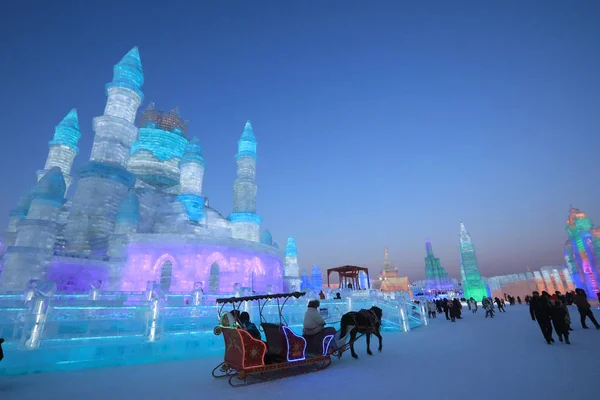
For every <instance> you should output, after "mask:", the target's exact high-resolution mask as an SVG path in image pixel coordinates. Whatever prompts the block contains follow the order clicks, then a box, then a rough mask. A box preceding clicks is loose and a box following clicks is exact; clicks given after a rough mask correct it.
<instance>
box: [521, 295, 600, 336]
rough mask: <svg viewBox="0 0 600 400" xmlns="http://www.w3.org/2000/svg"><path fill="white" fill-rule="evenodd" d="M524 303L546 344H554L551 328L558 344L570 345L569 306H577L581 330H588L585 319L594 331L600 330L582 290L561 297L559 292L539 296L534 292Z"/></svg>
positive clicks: (599, 325)
mask: <svg viewBox="0 0 600 400" xmlns="http://www.w3.org/2000/svg"><path fill="white" fill-rule="evenodd" d="M525 302H526V303H528V304H529V312H530V314H531V319H532V320H533V321H537V323H538V325H539V326H540V330H541V331H542V335H543V336H544V339H545V340H546V343H548V344H552V343H554V338H553V335H552V333H553V331H552V328H553V327H554V331H556V334H557V336H558V340H559V341H560V342H562V341H563V340H564V342H565V343H566V344H570V343H571V342H570V341H569V332H571V331H573V328H571V315H570V313H569V308H568V307H567V306H568V305H569V304H575V305H576V306H577V311H579V318H580V321H581V327H582V328H583V329H588V326H587V324H586V320H587V319H589V320H590V321H591V322H592V324H594V326H595V327H596V329H600V324H598V321H596V318H595V317H594V314H593V313H592V306H591V305H590V303H589V301H588V300H587V295H586V293H585V291H584V290H583V289H579V288H578V289H575V291H574V292H570V293H567V295H562V294H561V293H560V292H555V293H554V294H553V295H550V294H549V293H548V292H546V291H543V292H542V294H541V295H540V293H539V292H537V291H535V292H533V295H532V296H531V297H530V296H527V297H526V298H525Z"/></svg>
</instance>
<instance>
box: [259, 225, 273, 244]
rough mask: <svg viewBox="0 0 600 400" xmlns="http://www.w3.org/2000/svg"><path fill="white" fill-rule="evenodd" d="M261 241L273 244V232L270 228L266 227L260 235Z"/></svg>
mask: <svg viewBox="0 0 600 400" xmlns="http://www.w3.org/2000/svg"><path fill="white" fill-rule="evenodd" d="M260 242H261V243H262V244H266V245H267V246H273V235H271V232H269V230H268V229H266V230H265V231H264V232H263V233H262V234H261V235H260Z"/></svg>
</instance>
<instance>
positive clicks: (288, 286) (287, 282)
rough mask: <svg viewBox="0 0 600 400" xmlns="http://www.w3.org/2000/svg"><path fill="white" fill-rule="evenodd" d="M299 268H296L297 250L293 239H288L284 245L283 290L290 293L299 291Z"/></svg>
mask: <svg viewBox="0 0 600 400" xmlns="http://www.w3.org/2000/svg"><path fill="white" fill-rule="evenodd" d="M300 283H301V280H300V267H299V266H298V248H297V247H296V241H295V240H294V238H293V237H291V236H290V237H289V238H288V240H287V243H286V245H285V261H284V264H283V290H284V292H291V291H292V290H295V291H299V290H300Z"/></svg>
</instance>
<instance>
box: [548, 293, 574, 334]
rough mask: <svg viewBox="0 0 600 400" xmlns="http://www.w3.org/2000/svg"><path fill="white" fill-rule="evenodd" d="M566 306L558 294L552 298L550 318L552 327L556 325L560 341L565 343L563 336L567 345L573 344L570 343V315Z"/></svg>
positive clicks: (555, 328)
mask: <svg viewBox="0 0 600 400" xmlns="http://www.w3.org/2000/svg"><path fill="white" fill-rule="evenodd" d="M564 304H565V303H563V302H562V300H561V299H560V297H559V296H557V295H556V294H554V295H552V297H550V318H551V319H552V325H554V330H555V331H556V334H557V335H558V341H559V342H562V341H563V336H564V338H565V343H566V344H571V342H569V324H568V319H567V318H568V313H567V311H566V310H565V307H564Z"/></svg>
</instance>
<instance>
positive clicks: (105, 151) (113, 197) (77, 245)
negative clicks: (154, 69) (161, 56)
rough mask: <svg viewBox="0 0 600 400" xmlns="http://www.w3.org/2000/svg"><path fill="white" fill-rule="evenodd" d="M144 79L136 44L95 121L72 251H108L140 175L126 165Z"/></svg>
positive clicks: (73, 222) (68, 234) (71, 232)
mask: <svg viewBox="0 0 600 400" xmlns="http://www.w3.org/2000/svg"><path fill="white" fill-rule="evenodd" d="M143 83H144V73H143V70H142V62H141V61H140V54H139V52H138V49H137V47H134V48H133V49H131V50H130V51H129V52H128V53H127V54H126V55H125V56H124V57H123V58H122V59H121V61H119V62H118V63H117V65H115V67H114V69H113V80H112V82H110V83H108V84H107V85H106V93H107V101H106V107H105V108H104V114H103V115H101V116H99V117H96V118H94V121H93V128H94V132H95V136H94V143H93V145H92V154H91V156H90V160H89V162H88V163H87V164H86V165H84V166H83V167H82V168H81V169H80V170H79V182H78V184H77V190H76V192H75V194H74V196H73V199H72V206H71V212H70V215H69V219H68V222H67V225H66V229H65V232H64V239H65V251H66V252H67V254H77V255H84V256H92V257H95V258H96V257H98V258H103V257H105V256H106V252H107V249H108V243H109V239H110V236H111V235H112V233H113V231H114V229H115V222H116V215H117V210H118V208H119V206H120V204H121V202H122V201H123V199H124V198H125V196H126V195H127V193H128V192H129V190H130V189H131V188H132V187H133V186H134V184H135V180H136V178H135V175H133V174H132V173H131V172H129V171H128V170H127V169H126V166H127V162H128V161H129V155H130V151H131V145H132V144H133V142H134V140H135V139H136V138H137V136H138V128H137V127H136V126H135V124H134V122H135V117H136V114H137V111H138V108H139V106H140V103H141V102H142V99H143V97H144V95H143V93H142V85H143Z"/></svg>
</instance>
